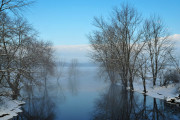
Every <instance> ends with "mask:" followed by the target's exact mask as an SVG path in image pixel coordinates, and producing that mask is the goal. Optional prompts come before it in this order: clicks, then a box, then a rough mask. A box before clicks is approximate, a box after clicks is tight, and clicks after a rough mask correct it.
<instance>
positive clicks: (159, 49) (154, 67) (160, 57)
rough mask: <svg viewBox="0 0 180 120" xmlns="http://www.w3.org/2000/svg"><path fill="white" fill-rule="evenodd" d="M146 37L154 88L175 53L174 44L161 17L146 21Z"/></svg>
mask: <svg viewBox="0 0 180 120" xmlns="http://www.w3.org/2000/svg"><path fill="white" fill-rule="evenodd" d="M144 37H145V40H146V42H147V48H146V51H147V54H148V55H149V59H148V60H149V64H150V66H151V73H152V79H153V86H154V85H156V80H157V78H158V75H159V73H160V71H161V70H163V69H165V68H166V67H167V66H168V65H169V63H170V61H171V58H172V57H171V55H172V52H173V43H172V41H171V40H170V39H169V34H168V33H167V29H166V27H165V25H164V24H163V23H162V21H161V19H160V18H159V17H156V16H154V17H151V18H150V19H148V20H146V21H145V25H144Z"/></svg>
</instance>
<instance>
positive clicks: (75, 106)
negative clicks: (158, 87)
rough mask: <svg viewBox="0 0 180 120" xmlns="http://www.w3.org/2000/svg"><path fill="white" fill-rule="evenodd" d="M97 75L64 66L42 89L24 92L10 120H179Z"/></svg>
mask: <svg viewBox="0 0 180 120" xmlns="http://www.w3.org/2000/svg"><path fill="white" fill-rule="evenodd" d="M99 74H100V73H99V72H98V68H97V67H83V66H81V67H76V68H75V69H74V68H73V69H72V68H68V67H66V68H65V69H64V72H63V75H62V76H61V78H60V79H59V80H58V81H57V78H56V77H51V78H48V81H47V86H46V88H41V89H37V90H33V92H32V91H31V92H27V94H26V95H27V96H28V97H27V99H26V104H25V105H24V106H23V107H22V110H23V112H22V113H20V114H19V116H18V117H15V118H13V119H20V120H21V119H23V120H24V119H25V120H26V119H29V120H33V119H34V120H91V119H92V120H145V119H147V120H179V119H180V108H179V107H176V106H175V105H171V104H167V103H166V102H165V101H163V100H159V99H155V98H152V97H148V96H144V95H142V94H139V93H136V92H134V93H133V92H129V91H126V90H124V89H123V88H122V87H121V86H120V85H116V84H110V83H108V82H104V80H103V79H102V78H100V77H99ZM104 78H105V77H104ZM35 91H36V92H35Z"/></svg>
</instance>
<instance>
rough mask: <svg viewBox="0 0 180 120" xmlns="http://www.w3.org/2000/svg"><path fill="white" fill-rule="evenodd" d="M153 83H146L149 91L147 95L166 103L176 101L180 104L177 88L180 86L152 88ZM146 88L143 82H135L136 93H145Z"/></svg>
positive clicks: (171, 85)
mask: <svg viewBox="0 0 180 120" xmlns="http://www.w3.org/2000/svg"><path fill="white" fill-rule="evenodd" d="M151 84H152V82H150V81H146V90H147V91H148V92H147V93H146V95H148V96H151V97H154V98H158V99H163V100H166V101H171V100H172V99H173V100H175V102H176V103H180V99H179V98H178V95H179V94H178V92H177V88H178V87H179V84H170V85H168V86H154V87H153V86H152V85H151ZM127 89H129V88H127ZM143 90H144V88H143V85H142V82H141V81H136V82H134V91H136V92H139V93H143V94H144V92H143Z"/></svg>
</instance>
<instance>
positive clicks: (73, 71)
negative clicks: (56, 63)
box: [67, 59, 79, 95]
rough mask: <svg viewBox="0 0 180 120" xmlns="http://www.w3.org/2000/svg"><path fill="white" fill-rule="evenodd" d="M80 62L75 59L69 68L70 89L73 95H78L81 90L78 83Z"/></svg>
mask: <svg viewBox="0 0 180 120" xmlns="http://www.w3.org/2000/svg"><path fill="white" fill-rule="evenodd" d="M77 66H78V61H77V60H76V59H73V60H72V61H71V64H70V66H69V68H68V71H67V73H68V76H67V80H68V86H67V87H68V89H69V91H70V92H71V94H72V95H77V94H78V88H79V81H78V76H79V69H78V67H77Z"/></svg>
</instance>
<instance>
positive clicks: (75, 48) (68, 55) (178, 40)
mask: <svg viewBox="0 0 180 120" xmlns="http://www.w3.org/2000/svg"><path fill="white" fill-rule="evenodd" d="M170 39H171V40H173V41H174V42H175V50H176V51H175V52H176V55H177V56H180V34H174V35H171V36H170ZM54 49H55V50H56V55H57V57H58V58H61V59H65V60H66V62H70V60H71V59H78V60H79V62H89V61H90V57H89V56H88V55H89V52H90V51H91V47H90V45H89V44H86V45H56V46H54Z"/></svg>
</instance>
